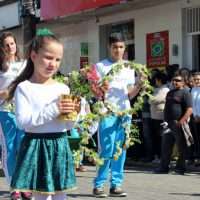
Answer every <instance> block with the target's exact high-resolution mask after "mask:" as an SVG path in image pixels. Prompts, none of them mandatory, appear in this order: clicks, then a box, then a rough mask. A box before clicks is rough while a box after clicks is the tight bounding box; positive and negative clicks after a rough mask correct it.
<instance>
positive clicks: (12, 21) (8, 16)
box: [0, 3, 20, 30]
mask: <svg viewBox="0 0 200 200" xmlns="http://www.w3.org/2000/svg"><path fill="white" fill-rule="evenodd" d="M0 19H1V20H0V30H3V29H7V28H11V27H15V26H17V25H19V23H20V22H19V9H18V3H12V4H8V5H6V6H2V7H0Z"/></svg>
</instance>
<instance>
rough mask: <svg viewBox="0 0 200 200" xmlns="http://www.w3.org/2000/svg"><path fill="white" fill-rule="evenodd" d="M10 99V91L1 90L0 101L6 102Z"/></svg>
mask: <svg viewBox="0 0 200 200" xmlns="http://www.w3.org/2000/svg"><path fill="white" fill-rule="evenodd" d="M7 97H8V90H0V99H2V100H4V99H6V98H7Z"/></svg>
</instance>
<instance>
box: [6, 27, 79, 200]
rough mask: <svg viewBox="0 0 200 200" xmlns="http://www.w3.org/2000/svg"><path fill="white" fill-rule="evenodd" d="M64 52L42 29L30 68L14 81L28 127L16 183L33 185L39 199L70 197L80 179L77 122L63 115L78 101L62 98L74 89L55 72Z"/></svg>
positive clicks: (22, 122)
mask: <svg viewBox="0 0 200 200" xmlns="http://www.w3.org/2000/svg"><path fill="white" fill-rule="evenodd" d="M62 57H63V45H62V44H61V43H60V42H59V40H58V39H57V38H56V37H55V36H54V34H53V33H51V32H50V31H49V30H47V29H42V30H41V29H40V30H38V31H37V35H36V37H35V38H34V39H33V41H32V43H31V46H30V49H29V58H28V60H27V65H26V67H25V70H24V71H23V72H22V74H20V76H19V77H18V78H17V79H16V80H15V81H14V82H13V84H12V85H11V86H10V94H9V99H12V97H13V95H14V97H15V98H14V99H15V114H16V119H17V123H18V125H19V127H21V128H22V129H24V130H25V136H24V138H23V139H22V143H21V146H20V150H19V154H18V155H19V156H18V160H17V164H16V168H15V172H14V174H13V176H12V181H11V189H12V190H18V191H21V192H23V191H31V192H33V196H34V197H35V200H42V199H44V200H47V199H48V200H50V199H51V200H64V199H65V198H66V194H65V192H66V190H68V189H72V188H74V187H75V184H76V181H75V173H74V163H73V159H72V153H71V150H70V148H69V144H68V140H67V134H66V131H67V130H70V129H71V128H72V127H73V124H74V122H72V121H63V120H60V119H59V116H60V114H67V113H71V112H74V111H75V110H76V108H77V106H78V105H76V104H75V103H73V102H72V101H71V100H69V99H62V98H60V97H61V95H62V94H69V88H68V86H67V85H65V84H62V83H58V82H56V81H55V80H54V79H53V78H52V77H53V75H54V74H55V73H56V72H57V70H58V69H59V66H60V63H61V60H62Z"/></svg>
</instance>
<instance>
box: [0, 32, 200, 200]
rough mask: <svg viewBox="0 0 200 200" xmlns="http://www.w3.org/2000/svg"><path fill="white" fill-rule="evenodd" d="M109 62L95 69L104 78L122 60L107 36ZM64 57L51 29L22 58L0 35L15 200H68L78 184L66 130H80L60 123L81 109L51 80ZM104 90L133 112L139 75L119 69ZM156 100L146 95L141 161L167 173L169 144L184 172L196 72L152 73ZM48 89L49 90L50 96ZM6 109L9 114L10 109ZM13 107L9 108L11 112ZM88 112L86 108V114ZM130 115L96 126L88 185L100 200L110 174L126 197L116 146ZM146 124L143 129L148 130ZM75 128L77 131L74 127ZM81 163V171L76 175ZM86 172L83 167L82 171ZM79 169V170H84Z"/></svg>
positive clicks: (120, 49)
mask: <svg viewBox="0 0 200 200" xmlns="http://www.w3.org/2000/svg"><path fill="white" fill-rule="evenodd" d="M108 48H109V52H110V57H109V58H107V59H104V60H102V61H100V62H98V63H97V64H96V65H95V68H96V72H97V74H98V76H99V78H100V79H101V80H102V79H103V78H104V77H105V76H106V75H107V74H108V73H109V72H110V70H112V67H113V64H115V63H118V62H124V63H126V61H124V60H123V56H124V52H125V41H124V38H123V36H122V35H120V34H118V35H111V36H110V38H109V44H108ZM62 57H63V44H62V43H61V42H60V40H59V39H58V38H57V37H56V36H55V35H54V34H53V33H52V32H51V31H50V30H47V29H45V30H40V31H38V32H37V35H36V36H35V38H33V40H32V42H31V44H30V47H29V50H28V52H27V57H26V59H21V58H20V56H19V52H18V48H17V42H16V39H15V37H14V35H13V34H12V33H10V32H4V33H3V34H2V35H1V37H0V108H1V111H0V136H1V137H0V140H1V141H0V142H1V148H2V150H1V152H2V155H1V157H2V163H3V169H4V173H5V176H6V178H7V181H8V184H9V185H10V189H11V190H10V191H11V199H12V200H21V199H26V200H29V199H31V198H32V196H33V197H34V198H35V200H65V199H66V198H67V196H66V191H67V190H69V189H73V188H75V187H76V175H75V166H74V161H73V156H72V152H71V149H70V146H69V142H68V138H67V134H66V132H71V133H73V134H76V135H77V137H79V136H78V135H79V134H81V133H78V132H77V130H76V129H75V128H74V125H75V123H76V122H74V121H69V120H68V121H64V120H58V117H59V116H60V115H63V114H68V113H71V112H74V111H77V110H80V109H79V107H80V104H78V103H75V102H73V101H72V100H70V99H65V98H61V96H62V95H63V94H65V95H68V94H70V88H69V87H68V86H67V85H66V84H65V83H59V82H57V81H56V80H55V79H53V76H54V75H55V74H56V73H57V72H58V70H59V67H60V64H61V61H62ZM114 76H115V77H114V79H112V80H111V81H110V82H109V85H108V87H106V88H104V90H103V91H104V97H103V98H104V100H106V101H107V102H110V103H111V104H113V105H116V104H117V105H118V106H119V108H120V110H122V111H123V110H125V109H129V108H130V107H131V103H130V100H131V99H133V100H134V99H135V98H136V97H137V95H138V93H139V92H140V90H141V87H142V84H141V82H142V81H143V77H140V76H138V77H136V72H135V71H134V70H133V69H130V68H123V69H122V70H121V71H120V72H119V73H117V74H116V75H114ZM151 83H152V86H154V92H153V94H152V95H153V98H150V99H149V98H146V99H145V105H149V115H147V114H146V113H147V112H146V111H145V112H144V110H143V113H145V114H143V115H142V120H143V135H145V137H144V144H147V145H146V146H145V147H146V161H152V160H154V159H157V160H158V161H159V168H158V169H156V170H155V173H168V172H169V170H170V160H171V158H172V152H173V151H174V146H176V148H177V152H178V154H177V161H176V167H175V171H176V172H177V173H179V174H182V175H183V174H184V173H185V170H186V162H185V161H186V159H190V161H193V160H195V159H197V158H199V156H200V154H199V153H200V151H199V149H200V144H199V142H200V138H199V136H198V132H199V128H200V126H199V124H200V123H199V122H200V106H199V105H200V102H199V101H200V73H199V72H193V73H192V72H190V71H189V70H188V69H187V68H181V69H179V67H178V65H172V66H168V67H167V68H166V71H165V72H164V71H162V70H158V69H156V70H153V71H152V77H151ZM52 91H53V92H52ZM10 105H14V113H13V112H10V107H9V106H10ZM8 107H9V110H8ZM11 108H12V107H11ZM88 112H89V111H88ZM124 121H126V122H127V124H131V122H132V120H131V116H129V115H127V116H116V115H112V114H111V115H109V116H106V117H104V118H103V119H101V121H100V122H99V124H98V131H97V134H98V137H97V138H98V151H99V155H100V157H101V158H103V159H104V162H103V164H102V165H100V166H99V167H98V168H97V175H96V177H95V178H94V181H93V195H94V196H95V197H99V198H105V197H107V196H108V195H107V194H106V193H105V191H104V185H105V183H106V181H107V179H108V177H109V173H110V190H109V195H110V196H113V197H125V196H127V193H126V192H125V191H124V190H123V189H122V185H123V181H124V171H123V170H124V164H125V159H126V149H125V148H122V153H121V154H120V156H119V158H118V159H117V160H116V159H114V158H113V155H114V153H115V152H116V145H115V144H116V142H119V141H120V143H119V145H120V146H121V147H122V146H123V144H124V140H125V133H124V132H125V130H124V127H123V124H122V123H123V122H124ZM145 127H146V128H145ZM79 131H80V130H79ZM81 167H82V163H80V166H78V168H79V170H80V168H81ZM82 169H83V168H82ZM83 171H84V170H83Z"/></svg>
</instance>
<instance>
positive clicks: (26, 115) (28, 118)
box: [14, 80, 74, 133]
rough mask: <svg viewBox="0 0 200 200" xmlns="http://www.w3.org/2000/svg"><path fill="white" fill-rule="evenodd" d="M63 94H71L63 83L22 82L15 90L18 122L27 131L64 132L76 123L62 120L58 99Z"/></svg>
mask: <svg viewBox="0 0 200 200" xmlns="http://www.w3.org/2000/svg"><path fill="white" fill-rule="evenodd" d="M61 94H69V88H68V86H66V85H65V84H62V83H57V82H56V83H53V84H50V85H44V84H38V83H32V82H30V81H28V80H26V81H24V82H21V83H20V84H19V85H18V86H17V89H16V91H15V95H14V100H15V114H16V119H17V124H18V126H19V127H20V128H22V129H24V130H25V131H26V132H32V133H51V132H52V133H53V132H64V131H66V130H69V129H71V128H72V126H73V125H74V122H71V121H60V120H58V119H57V117H58V116H59V114H60V113H59V109H58V106H57V101H58V99H59V97H60V95H61Z"/></svg>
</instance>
